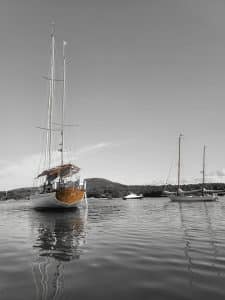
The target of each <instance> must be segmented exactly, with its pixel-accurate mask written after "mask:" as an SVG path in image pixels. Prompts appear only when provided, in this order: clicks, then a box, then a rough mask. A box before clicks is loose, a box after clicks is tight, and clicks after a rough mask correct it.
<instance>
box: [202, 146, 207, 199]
mask: <svg viewBox="0 0 225 300" xmlns="http://www.w3.org/2000/svg"><path fill="white" fill-rule="evenodd" d="M205 151H206V146H205V145H204V147H203V160H202V196H204V187H205Z"/></svg>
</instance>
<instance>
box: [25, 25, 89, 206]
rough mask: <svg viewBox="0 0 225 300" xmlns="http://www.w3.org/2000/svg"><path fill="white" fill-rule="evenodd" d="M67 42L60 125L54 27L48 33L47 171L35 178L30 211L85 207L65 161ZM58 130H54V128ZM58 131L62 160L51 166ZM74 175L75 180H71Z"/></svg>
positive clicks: (82, 189)
mask: <svg viewBox="0 0 225 300" xmlns="http://www.w3.org/2000/svg"><path fill="white" fill-rule="evenodd" d="M66 44H67V43H66V42H65V41H64V42H63V79H62V80H61V81H62V82H63V96H62V102H61V123H59V124H58V123H53V121H52V120H53V105H55V103H54V102H55V101H54V100H55V82H56V79H55V34H54V25H53V30H52V34H51V75H50V78H48V79H49V83H50V93H49V99H48V125H47V128H41V127H40V128H41V129H44V130H46V133H47V142H46V152H45V159H44V160H45V161H46V162H47V166H46V168H45V169H44V170H43V171H42V172H41V173H40V174H39V175H38V176H37V178H39V179H44V182H43V183H42V185H41V186H40V191H39V193H37V194H35V195H32V196H31V197H30V200H31V206H32V207H33V208H38V209H42V208H71V207H77V206H79V205H80V204H81V202H82V201H83V202H84V203H85V204H86V205H87V199H86V186H85V182H84V181H82V182H81V180H79V171H80V168H79V167H77V166H75V165H73V164H71V163H65V162H64V127H65V126H67V125H65V124H64V103H65V95H66V91H65V89H66V55H65V47H66ZM54 124H56V125H59V126H60V127H57V128H53V125H54ZM53 131H56V133H57V131H58V132H59V133H60V136H61V138H60V143H59V148H60V149H59V152H60V153H61V161H60V163H59V164H58V165H56V166H53V162H52V151H53V150H52V133H53ZM75 176H76V179H75V178H74V177H75Z"/></svg>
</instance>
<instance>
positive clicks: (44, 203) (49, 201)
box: [30, 192, 84, 209]
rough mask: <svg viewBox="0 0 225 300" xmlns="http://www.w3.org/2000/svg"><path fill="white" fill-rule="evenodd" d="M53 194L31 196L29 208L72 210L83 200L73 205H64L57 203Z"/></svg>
mask: <svg viewBox="0 0 225 300" xmlns="http://www.w3.org/2000/svg"><path fill="white" fill-rule="evenodd" d="M55 194H56V193H55V192H53V193H45V194H37V195H33V196H31V198H30V202H31V207H32V208H39V209H41V208H42V209H44V208H74V207H79V205H80V203H81V202H82V201H83V200H84V198H83V199H81V201H80V202H76V203H74V204H66V203H63V202H61V201H58V200H57V199H56V196H55Z"/></svg>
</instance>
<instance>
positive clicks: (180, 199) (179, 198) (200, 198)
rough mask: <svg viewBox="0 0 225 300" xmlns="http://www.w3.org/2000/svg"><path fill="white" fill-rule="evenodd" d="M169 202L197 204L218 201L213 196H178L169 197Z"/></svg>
mask: <svg viewBox="0 0 225 300" xmlns="http://www.w3.org/2000/svg"><path fill="white" fill-rule="evenodd" d="M169 198H170V200H171V201H174V202H198V201H216V200H217V199H218V197H217V196H215V195H205V196H193V195H189V196H179V195H170V196H169Z"/></svg>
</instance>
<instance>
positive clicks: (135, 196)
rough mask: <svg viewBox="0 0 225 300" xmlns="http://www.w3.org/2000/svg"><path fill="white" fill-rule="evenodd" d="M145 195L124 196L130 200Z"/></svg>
mask: <svg viewBox="0 0 225 300" xmlns="http://www.w3.org/2000/svg"><path fill="white" fill-rule="evenodd" d="M142 198H143V196H142V195H128V196H124V197H123V199H124V200H129V199H142Z"/></svg>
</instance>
